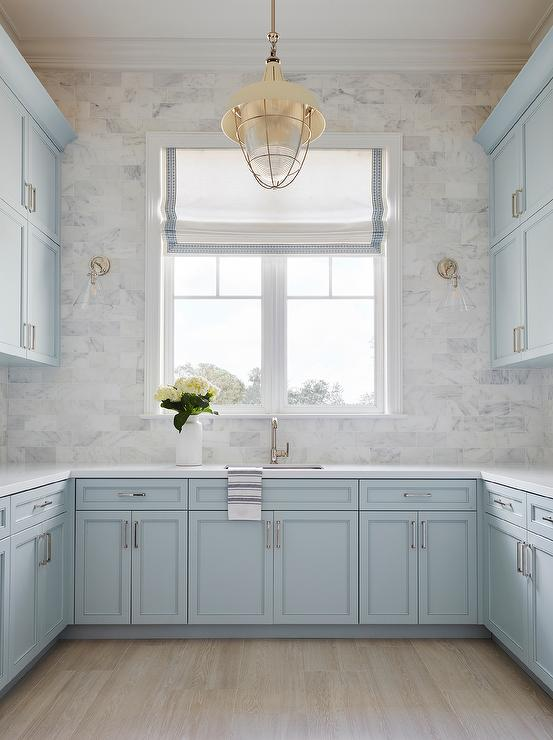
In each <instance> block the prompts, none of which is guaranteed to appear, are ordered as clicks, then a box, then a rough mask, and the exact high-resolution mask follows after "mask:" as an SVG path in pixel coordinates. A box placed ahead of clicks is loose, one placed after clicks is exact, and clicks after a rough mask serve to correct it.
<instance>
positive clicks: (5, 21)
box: [0, 5, 20, 47]
mask: <svg viewBox="0 0 553 740" xmlns="http://www.w3.org/2000/svg"><path fill="white" fill-rule="evenodd" d="M0 26H2V28H3V29H4V31H5V32H6V33H7V34H8V36H9V37H10V38H11V40H12V41H13V43H14V44H15V45H16V46H17V47H19V42H20V38H19V34H18V33H17V29H16V27H15V26H14V24H13V21H12V19H11V18H10V16H9V15H8V14H7V13H6V11H5V10H4V8H3V7H2V6H1V5H0Z"/></svg>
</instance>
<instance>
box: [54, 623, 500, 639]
mask: <svg viewBox="0 0 553 740" xmlns="http://www.w3.org/2000/svg"><path fill="white" fill-rule="evenodd" d="M61 638H62V639H66V640H129V639H131V640H151V639H168V638H173V639H190V640H193V639H202V640H203V639H209V638H227V639H232V638H235V639H249V638H251V639H259V638H277V639H278V638H281V639H292V638H305V639H309V638H312V639H313V638H314V639H324V638H334V639H340V638H342V639H348V638H349V639H352V638H382V639H390V638H407V639H416V638H422V639H432V638H434V639H435V638H444V639H445V638H465V639H466V638H481V639H489V638H490V633H489V631H488V630H487V629H486V628H485V627H484V626H483V625H478V624H471V625H467V624H460V625H457V624H454V625H452V624H393V625H388V624H378V625H360V624H352V625H322V624H316V625H308V624H305V625H290V624H281V625H259V624H256V625H243V624H240V625H195V624H185V625H180V624H178V625H177V624H175V625H156V624H152V625H141V624H132V625H126V624H125V625H123V624H104V625H89V624H75V625H70V626H69V627H66V628H65V630H64V631H63V632H62V634H61Z"/></svg>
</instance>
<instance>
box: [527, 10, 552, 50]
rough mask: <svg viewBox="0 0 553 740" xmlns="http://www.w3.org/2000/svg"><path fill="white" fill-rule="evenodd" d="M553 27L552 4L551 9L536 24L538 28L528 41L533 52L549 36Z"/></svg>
mask: <svg viewBox="0 0 553 740" xmlns="http://www.w3.org/2000/svg"><path fill="white" fill-rule="evenodd" d="M552 26H553V3H551V5H550V6H549V8H548V9H547V10H546V11H545V13H544V14H543V15H542V17H541V18H540V20H539V21H538V23H537V24H536V27H535V28H534V30H533V31H532V33H531V34H530V37H529V39H528V40H529V42H530V45H531V48H532V51H534V50H535V49H536V47H537V46H538V45H539V44H540V42H541V41H543V39H544V37H545V36H546V35H547V33H548V31H549V30H550V29H551V27H552Z"/></svg>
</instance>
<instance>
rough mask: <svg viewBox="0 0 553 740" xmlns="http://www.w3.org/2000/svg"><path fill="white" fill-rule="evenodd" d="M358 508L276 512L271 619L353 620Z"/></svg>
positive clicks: (292, 621)
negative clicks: (272, 615)
mask: <svg viewBox="0 0 553 740" xmlns="http://www.w3.org/2000/svg"><path fill="white" fill-rule="evenodd" d="M358 521H359V519H358V513H357V512H353V511H279V512H274V578H275V585H274V621H275V624H357V622H358V600H357V590H358V575H357V574H358V567H357V566H358V549H357V540H358Z"/></svg>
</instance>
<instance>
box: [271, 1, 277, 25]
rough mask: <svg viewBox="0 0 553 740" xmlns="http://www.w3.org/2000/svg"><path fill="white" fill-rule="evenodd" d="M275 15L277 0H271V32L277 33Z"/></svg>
mask: <svg viewBox="0 0 553 740" xmlns="http://www.w3.org/2000/svg"><path fill="white" fill-rule="evenodd" d="M275 16H276V12H275V0H271V33H276V22H275Z"/></svg>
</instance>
